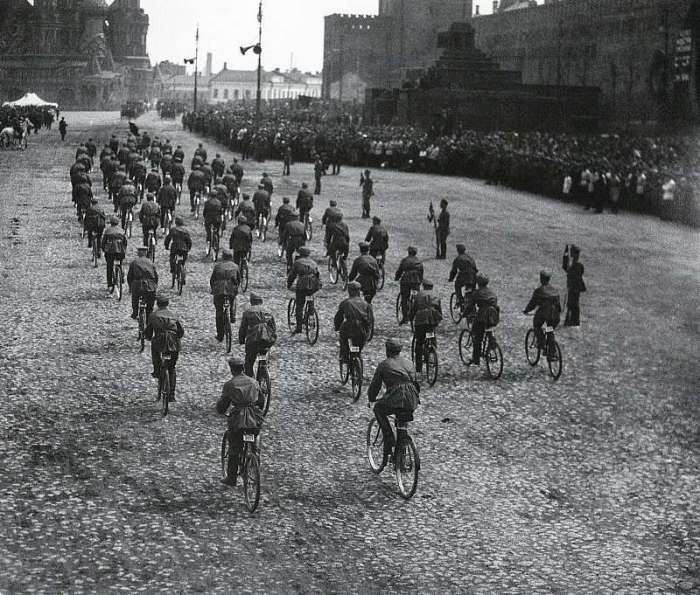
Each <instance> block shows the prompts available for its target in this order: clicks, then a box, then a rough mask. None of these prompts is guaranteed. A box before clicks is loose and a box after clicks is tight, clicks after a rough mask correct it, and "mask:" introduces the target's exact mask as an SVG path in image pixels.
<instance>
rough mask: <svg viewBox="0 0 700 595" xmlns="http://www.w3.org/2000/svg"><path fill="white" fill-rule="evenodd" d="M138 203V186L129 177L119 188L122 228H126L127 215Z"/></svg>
mask: <svg viewBox="0 0 700 595" xmlns="http://www.w3.org/2000/svg"><path fill="white" fill-rule="evenodd" d="M135 204H136V187H135V186H134V185H133V184H132V183H131V181H130V180H128V179H127V181H126V182H124V184H122V187H121V188H120V189H119V211H120V212H121V217H122V228H123V229H126V217H127V215H128V214H129V212H130V211H131V210H132V209H133V208H134V205H135Z"/></svg>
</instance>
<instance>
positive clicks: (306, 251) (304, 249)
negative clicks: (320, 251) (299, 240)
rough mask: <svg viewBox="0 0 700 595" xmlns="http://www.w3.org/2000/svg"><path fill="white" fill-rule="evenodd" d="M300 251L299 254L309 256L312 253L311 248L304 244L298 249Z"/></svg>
mask: <svg viewBox="0 0 700 595" xmlns="http://www.w3.org/2000/svg"><path fill="white" fill-rule="evenodd" d="M297 252H298V253H299V256H309V255H310V254H311V250H309V249H308V248H307V247H306V246H302V247H301V248H299V249H298V250H297Z"/></svg>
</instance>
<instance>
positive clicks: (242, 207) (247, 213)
mask: <svg viewBox="0 0 700 595" xmlns="http://www.w3.org/2000/svg"><path fill="white" fill-rule="evenodd" d="M234 215H235V216H236V217H239V216H240V215H243V216H244V217H245V218H246V220H247V221H248V227H250V229H255V226H256V221H257V220H256V216H255V203H253V201H252V200H250V194H244V195H243V200H242V201H241V202H240V204H239V205H238V208H237V209H236V212H235V213H234Z"/></svg>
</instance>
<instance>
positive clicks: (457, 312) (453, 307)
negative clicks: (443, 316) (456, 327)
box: [450, 291, 462, 324]
mask: <svg viewBox="0 0 700 595" xmlns="http://www.w3.org/2000/svg"><path fill="white" fill-rule="evenodd" d="M450 318H452V322H454V323H455V324H459V323H460V322H462V306H461V304H460V303H459V301H458V299H457V293H456V292H454V291H453V292H452V295H451V296H450Z"/></svg>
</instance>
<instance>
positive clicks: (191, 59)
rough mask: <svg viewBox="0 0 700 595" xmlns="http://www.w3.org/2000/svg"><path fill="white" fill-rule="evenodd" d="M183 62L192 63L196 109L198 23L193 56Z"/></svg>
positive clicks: (195, 105)
mask: <svg viewBox="0 0 700 595" xmlns="http://www.w3.org/2000/svg"><path fill="white" fill-rule="evenodd" d="M183 62H184V63H185V64H194V109H193V111H195V112H196V111H197V76H198V75H197V70H199V25H197V35H196V36H195V46H194V58H185V59H184V60H183Z"/></svg>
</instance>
